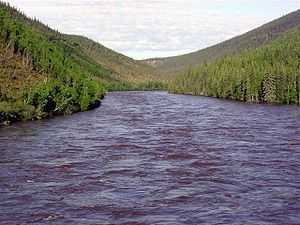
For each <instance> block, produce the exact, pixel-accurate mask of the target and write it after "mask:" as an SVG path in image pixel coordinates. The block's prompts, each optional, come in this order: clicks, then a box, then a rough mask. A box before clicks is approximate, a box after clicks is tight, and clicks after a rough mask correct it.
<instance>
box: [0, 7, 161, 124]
mask: <svg viewBox="0 0 300 225" xmlns="http://www.w3.org/2000/svg"><path fill="white" fill-rule="evenodd" d="M0 50H1V54H0V57H1V58H0V63H1V64H0V81H3V82H1V83H0V122H1V121H15V120H25V119H36V118H44V117H49V116H52V115H57V114H70V113H74V112H78V111H84V110H88V109H91V108H94V107H96V106H99V105H100V100H101V98H103V96H104V95H105V92H106V91H107V90H128V89H129V90H131V89H147V88H150V89H152V88H160V87H161V83H160V82H159V81H157V80H158V79H157V76H156V75H155V74H154V73H153V70H152V68H151V67H149V66H147V65H144V64H142V63H140V62H137V61H135V60H133V59H130V58H128V57H126V56H123V55H121V54H119V53H116V52H114V51H112V50H110V49H108V48H105V47H104V46H102V45H100V44H97V43H95V42H93V41H91V40H89V39H87V38H84V37H79V36H72V35H65V34H61V33H59V32H57V31H55V30H52V29H51V28H49V27H48V26H46V25H44V24H42V23H40V22H39V21H37V20H33V19H31V18H28V17H27V16H25V15H24V14H22V13H21V12H19V11H18V10H16V9H14V8H13V7H10V6H9V5H8V4H6V3H1V2H0Z"/></svg>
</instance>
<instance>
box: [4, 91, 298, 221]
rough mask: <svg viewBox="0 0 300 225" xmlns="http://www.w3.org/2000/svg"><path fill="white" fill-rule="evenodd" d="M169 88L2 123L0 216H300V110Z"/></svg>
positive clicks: (88, 218) (206, 218) (294, 218)
mask: <svg viewBox="0 0 300 225" xmlns="http://www.w3.org/2000/svg"><path fill="white" fill-rule="evenodd" d="M299 111H300V110H299V108H297V107H295V106H266V105H249V104H242V103H236V102H230V101H221V100H216V99H212V98H205V97H192V96H182V95H169V94H167V93H164V92H128V93H110V94H109V95H108V96H107V97H106V99H105V100H104V101H103V105H102V106H101V107H100V108H99V109H97V110H94V111H91V112H86V113H80V114H77V115H74V116H70V117H59V118H55V119H51V120H46V121H41V122H29V123H19V124H15V125H13V126H12V127H6V128H2V129H0V154H1V157H0V224H1V225H2V224H3V225H6V224H7V225H10V224H72V225H73V224H80V225H85V224H149V225H152V224H161V225H169V224H170V225H176V224H184V225H185V224H193V225H196V224H208V225H211V224H228V225H229V224H230V225H231V224H238V225H240V224H253V225H264V224H278V225H288V224H294V225H296V224H300V117H299V116H297V113H299Z"/></svg>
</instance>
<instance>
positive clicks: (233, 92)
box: [169, 28, 300, 104]
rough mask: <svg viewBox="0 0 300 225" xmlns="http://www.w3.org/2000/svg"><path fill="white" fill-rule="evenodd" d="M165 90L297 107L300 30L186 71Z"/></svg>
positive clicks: (298, 102)
mask: <svg viewBox="0 0 300 225" xmlns="http://www.w3.org/2000/svg"><path fill="white" fill-rule="evenodd" d="M169 89H170V91H171V92H174V93H185V94H193V95H205V96H213V97H218V98H226V99H233V100H239V101H245V102H256V103H282V104H300V28H298V29H295V30H293V31H290V32H287V33H286V34H284V35H283V36H282V37H280V38H278V39H276V40H274V41H272V42H271V43H269V44H267V45H264V46H262V47H259V48H256V49H252V50H251V49H250V50H245V51H244V52H243V53H241V54H237V55H233V56H226V57H223V58H221V59H218V60H216V61H214V62H210V63H204V64H202V65H201V66H199V67H198V68H192V69H189V70H188V71H187V72H186V73H184V74H182V75H179V76H177V77H176V78H175V79H174V82H173V83H172V84H171V85H170V87H169Z"/></svg>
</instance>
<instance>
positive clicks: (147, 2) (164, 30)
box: [8, 0, 300, 59]
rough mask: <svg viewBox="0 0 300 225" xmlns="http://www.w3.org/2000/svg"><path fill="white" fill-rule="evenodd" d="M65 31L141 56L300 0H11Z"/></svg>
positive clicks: (194, 45)
mask: <svg viewBox="0 0 300 225" xmlns="http://www.w3.org/2000/svg"><path fill="white" fill-rule="evenodd" d="M8 2H9V3H11V4H12V5H14V6H16V7H17V8H19V9H21V10H22V11H24V12H25V13H26V14H28V15H29V16H31V17H37V18H38V19H40V20H41V21H42V22H44V23H46V24H48V25H50V26H51V27H52V28H55V29H58V30H59V31H61V32H64V33H70V34H79V35H84V36H87V37H89V38H92V39H93V40H96V41H99V42H100V43H102V44H104V45H105V46H107V47H109V48H112V49H114V50H116V51H118V52H121V53H124V54H126V55H128V56H130V57H133V58H136V59H142V58H149V57H162V56H171V55H178V54H183V53H188V52H191V51H195V50H199V49H202V48H204V47H207V46H210V45H213V44H216V43H218V42H221V41H223V40H225V39H228V38H231V37H233V36H236V35H238V34H241V33H244V32H246V31H248V30H251V29H253V28H255V27H257V26H259V25H262V24H264V23H266V22H268V21H271V20H273V19H275V18H278V17H280V16H283V15H285V14H287V13H289V12H292V11H295V10H297V9H299V8H300V0H8Z"/></svg>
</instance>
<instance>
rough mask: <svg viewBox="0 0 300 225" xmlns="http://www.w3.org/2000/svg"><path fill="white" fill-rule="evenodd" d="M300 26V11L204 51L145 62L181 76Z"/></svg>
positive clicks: (164, 71) (264, 42)
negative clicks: (189, 70)
mask: <svg viewBox="0 0 300 225" xmlns="http://www.w3.org/2000/svg"><path fill="white" fill-rule="evenodd" d="M199 26H200V25H199ZM299 26H300V10H298V11H295V12H293V13H290V14H288V15H286V16H284V17H281V18H279V19H277V20H274V21H272V22H270V23H268V24H265V25H263V26H261V27H259V28H257V29H255V30H252V31H250V32H247V33H245V34H243V35H241V36H238V37H235V38H233V39H230V40H228V41H225V42H222V43H220V44H217V45H215V46H212V47H209V48H206V49H204V50H200V51H197V52H193V53H190V54H185V55H181V56H175V57H168V58H154V59H148V60H145V61H144V62H146V63H148V64H149V65H151V66H153V67H154V68H156V70H157V71H158V72H160V73H164V74H169V75H174V74H179V73H182V72H184V71H185V70H186V69H187V68H189V67H196V66H199V65H201V64H203V63H208V62H211V61H214V60H216V59H218V58H222V57H224V56H226V55H233V54H239V53H241V52H242V51H244V50H247V49H253V48H257V47H260V46H262V45H264V44H267V43H269V42H271V41H273V40H275V39H276V38H278V37H280V36H281V35H282V34H284V33H285V32H287V31H290V30H293V29H295V28H297V27H299Z"/></svg>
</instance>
